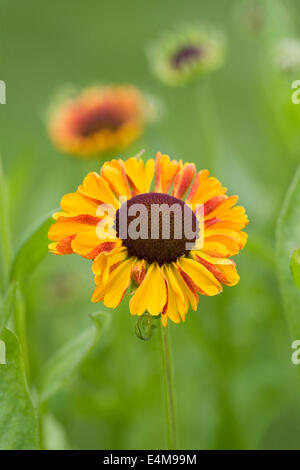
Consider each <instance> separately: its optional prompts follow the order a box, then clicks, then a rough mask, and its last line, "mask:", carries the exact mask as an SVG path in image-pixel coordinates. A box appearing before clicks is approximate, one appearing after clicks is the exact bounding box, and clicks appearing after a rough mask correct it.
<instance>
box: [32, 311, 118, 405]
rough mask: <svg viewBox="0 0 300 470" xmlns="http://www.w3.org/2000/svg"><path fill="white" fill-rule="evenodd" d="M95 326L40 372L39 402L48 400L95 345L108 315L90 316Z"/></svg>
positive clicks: (61, 350)
mask: <svg viewBox="0 0 300 470" xmlns="http://www.w3.org/2000/svg"><path fill="white" fill-rule="evenodd" d="M91 318H92V319H93V321H94V324H95V326H96V329H95V326H94V325H93V326H91V327H89V328H87V329H86V330H84V331H83V332H82V333H80V334H79V335H78V336H77V337H76V338H73V339H72V340H71V341H69V342H68V343H67V344H66V345H64V346H63V347H62V348H61V349H60V350H59V351H58V352H57V353H56V354H55V355H54V356H53V357H52V359H50V360H49V362H48V363H47V364H46V365H45V367H44V368H43V370H42V373H41V376H40V378H39V380H38V391H39V395H40V401H41V402H45V401H47V400H49V398H51V397H52V396H53V395H54V394H55V393H56V392H57V390H58V389H59V388H60V387H61V386H62V385H63V384H64V383H65V382H66V381H67V379H68V378H69V376H70V375H71V374H72V372H73V371H74V370H75V369H76V367H78V365H79V364H80V362H81V361H82V360H83V358H84V357H85V355H86V354H87V353H88V352H89V350H90V349H91V348H92V347H93V346H94V345H95V344H96V343H97V341H98V340H99V338H100V336H101V335H102V333H103V331H104V330H105V329H106V327H107V326H108V323H109V321H110V318H111V317H110V315H108V314H107V313H105V312H99V313H96V314H94V315H92V316H91Z"/></svg>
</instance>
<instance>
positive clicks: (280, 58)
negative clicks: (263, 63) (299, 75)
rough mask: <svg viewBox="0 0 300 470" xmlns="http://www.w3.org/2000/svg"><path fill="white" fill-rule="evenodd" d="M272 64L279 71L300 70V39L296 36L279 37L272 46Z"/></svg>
mask: <svg viewBox="0 0 300 470" xmlns="http://www.w3.org/2000/svg"><path fill="white" fill-rule="evenodd" d="M273 59H274V65H275V67H276V68H277V69H278V70H279V71H280V72H287V73H288V72H295V71H297V70H300V40H299V39H298V38H284V39H281V40H280V41H279V42H278V43H277V44H276V45H275V47H274V51H273Z"/></svg>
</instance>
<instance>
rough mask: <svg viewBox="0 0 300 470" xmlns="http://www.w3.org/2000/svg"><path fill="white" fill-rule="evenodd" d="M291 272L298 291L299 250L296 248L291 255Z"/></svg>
mask: <svg viewBox="0 0 300 470" xmlns="http://www.w3.org/2000/svg"><path fill="white" fill-rule="evenodd" d="M291 271H292V276H293V279H294V283H295V284H296V286H297V287H298V289H299V290H300V248H298V250H295V251H294V252H293V254H292V258H291Z"/></svg>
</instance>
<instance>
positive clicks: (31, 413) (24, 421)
mask: <svg viewBox="0 0 300 470" xmlns="http://www.w3.org/2000/svg"><path fill="white" fill-rule="evenodd" d="M1 341H2V344H4V345H5V355H6V361H5V362H6V363H5V364H2V365H1V364H0V449H1V450H24V449H26V450H28V449H31V450H37V449H38V441H39V437H38V421H37V416H36V413H35V409H34V407H33V403H32V400H31V397H30V394H29V390H28V386H27V383H26V378H25V372H24V364H23V361H22V356H21V348H20V344H19V341H18V339H17V337H16V336H15V335H14V334H13V333H12V332H11V331H10V330H7V329H5V330H4V331H3V334H2V336H1Z"/></svg>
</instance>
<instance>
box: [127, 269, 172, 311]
mask: <svg viewBox="0 0 300 470" xmlns="http://www.w3.org/2000/svg"><path fill="white" fill-rule="evenodd" d="M166 301H167V289H166V284H165V279H164V277H163V275H162V273H161V270H160V267H159V265H158V264H157V263H152V264H151V265H150V267H149V269H148V272H147V274H146V276H145V279H144V280H143V282H142V283H141V285H140V286H139V287H138V288H137V290H136V292H135V294H134V296H133V297H132V299H131V301H130V313H131V314H132V315H142V314H143V313H144V312H145V311H148V312H149V313H150V314H151V315H159V314H160V313H161V312H162V311H163V308H164V306H165V304H166Z"/></svg>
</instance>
